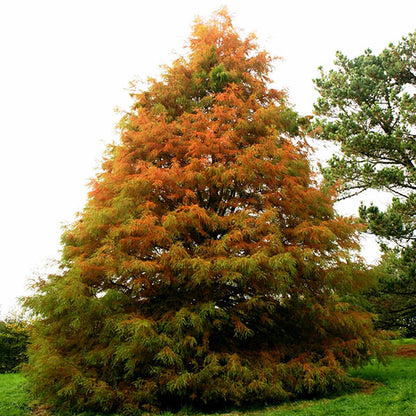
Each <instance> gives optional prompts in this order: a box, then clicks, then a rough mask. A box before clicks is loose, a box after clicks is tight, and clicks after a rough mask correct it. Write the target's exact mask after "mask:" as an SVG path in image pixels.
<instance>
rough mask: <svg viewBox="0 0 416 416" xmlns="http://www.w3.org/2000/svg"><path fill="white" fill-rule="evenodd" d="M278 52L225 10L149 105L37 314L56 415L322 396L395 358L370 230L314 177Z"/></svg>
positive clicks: (43, 381)
mask: <svg viewBox="0 0 416 416" xmlns="http://www.w3.org/2000/svg"><path fill="white" fill-rule="evenodd" d="M272 61H273V60H272V58H271V57H270V56H269V54H268V53H267V52H265V51H261V50H259V48H258V47H257V45H256V43H255V37H254V36H253V35H249V36H247V37H245V38H242V37H241V36H240V34H239V32H238V31H237V30H236V29H235V28H234V27H233V26H232V22H231V19H230V17H229V15H228V14H227V12H226V11H225V10H221V11H219V12H218V13H216V14H215V15H214V16H213V17H212V18H211V19H209V20H206V21H205V20H202V19H197V20H196V22H195V24H194V26H193V30H192V35H191V37H190V39H189V44H188V53H187V55H186V56H185V57H181V58H179V59H177V60H176V61H174V62H173V64H172V65H171V66H170V67H166V68H165V69H164V73H163V75H162V78H161V79H160V80H151V81H150V84H149V87H148V88H147V90H145V91H142V92H139V93H134V94H132V96H133V100H134V102H133V104H132V107H131V109H130V111H128V112H127V113H126V114H125V115H124V117H123V118H122V120H121V122H120V132H121V137H120V142H119V143H118V144H114V145H112V146H110V148H109V149H108V154H107V156H106V158H105V160H104V161H103V164H102V170H101V172H100V173H99V174H98V175H97V177H96V178H95V179H94V180H93V181H92V182H91V191H90V193H89V199H88V202H87V204H86V207H85V209H84V210H83V212H82V213H81V214H80V215H79V217H78V219H77V220H76V222H75V223H74V224H73V225H72V226H70V227H68V229H67V230H66V231H65V232H64V234H63V237H62V244H63V255H62V261H61V264H62V272H61V273H60V274H57V275H50V276H48V277H47V278H44V279H41V280H40V281H39V282H38V283H37V285H36V293H35V294H34V295H33V296H32V297H31V298H29V299H28V300H27V302H26V304H27V306H29V307H30V308H32V310H33V311H34V313H35V314H36V316H37V317H38V319H37V321H36V322H35V323H34V328H33V333H32V346H31V349H30V362H29V366H28V370H27V373H28V377H29V379H30V380H31V381H32V388H33V391H34V393H35V394H36V395H37V397H38V398H39V399H40V400H43V401H46V402H48V403H50V404H52V405H54V406H56V407H57V408H61V409H65V408H66V407H71V408H75V409H79V410H88V409H89V410H97V409H100V410H105V411H110V410H117V411H120V412H124V413H126V414H129V413H132V412H134V411H136V410H138V409H147V410H150V411H151V412H156V411H157V409H158V408H175V407H176V408H177V407H178V406H181V405H192V406H196V407H201V406H205V407H208V408H213V407H216V406H221V405H224V404H228V405H229V404H234V405H235V404H237V405H238V404H244V403H254V402H258V403H264V402H265V401H268V402H272V401H280V400H285V399H288V398H294V397H304V396H310V395H317V394H323V393H325V392H329V391H335V390H338V389H341V388H343V387H345V386H346V385H349V383H351V380H350V379H349V378H348V375H347V374H346V371H345V369H346V368H347V367H348V366H350V365H360V364H363V363H365V362H367V361H368V360H369V359H370V358H371V357H372V356H378V357H381V354H382V351H383V348H384V347H383V341H382V340H381V337H380V334H379V333H378V332H376V331H374V329H373V328H372V324H371V318H370V315H369V314H368V313H367V312H366V311H364V310H363V309H362V308H361V307H360V306H359V303H360V302H359V299H360V293H361V291H362V290H364V289H365V288H367V287H368V286H369V284H371V281H370V280H371V279H370V278H369V275H368V273H367V271H366V270H365V268H364V267H363V266H362V265H361V264H360V263H357V262H356V261H355V259H353V258H351V255H353V252H354V251H353V250H354V249H356V248H357V247H358V243H357V239H358V229H359V227H360V226H359V224H357V223H356V221H355V220H353V219H351V218H343V217H340V216H338V215H337V214H336V213H335V212H334V209H333V203H334V198H333V197H332V195H331V194H330V193H328V192H326V191H323V190H321V189H320V188H319V187H318V186H317V184H316V183H315V181H314V177H313V174H312V172H311V168H310V165H309V162H308V159H307V147H306V145H305V143H304V141H303V132H302V129H303V127H302V126H303V125H304V120H303V119H302V118H299V117H298V115H297V114H296V113H295V112H294V111H293V110H292V109H291V108H290V107H289V106H288V105H287V103H286V97H285V94H284V93H283V92H281V91H276V90H275V89H273V88H271V87H270V79H269V74H270V71H271V69H272Z"/></svg>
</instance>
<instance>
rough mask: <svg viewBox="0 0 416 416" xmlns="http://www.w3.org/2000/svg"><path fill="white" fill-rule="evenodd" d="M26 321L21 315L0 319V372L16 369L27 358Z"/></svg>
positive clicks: (27, 332)
mask: <svg viewBox="0 0 416 416" xmlns="http://www.w3.org/2000/svg"><path fill="white" fill-rule="evenodd" d="M28 341H29V330H28V323H27V321H26V320H25V319H24V318H22V317H8V318H5V319H3V320H0V373H8V372H11V371H16V370H17V369H19V366H20V365H21V364H22V363H24V362H25V361H26V360H27V345H28Z"/></svg>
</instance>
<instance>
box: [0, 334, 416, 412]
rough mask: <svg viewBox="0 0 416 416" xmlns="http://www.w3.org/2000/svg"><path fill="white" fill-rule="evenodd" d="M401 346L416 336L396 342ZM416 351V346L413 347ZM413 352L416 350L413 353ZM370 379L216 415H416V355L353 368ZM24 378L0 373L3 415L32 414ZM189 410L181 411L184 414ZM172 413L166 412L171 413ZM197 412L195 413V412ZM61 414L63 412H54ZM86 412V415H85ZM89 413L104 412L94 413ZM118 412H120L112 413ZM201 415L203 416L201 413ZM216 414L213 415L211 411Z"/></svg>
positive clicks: (354, 372)
mask: <svg viewBox="0 0 416 416" xmlns="http://www.w3.org/2000/svg"><path fill="white" fill-rule="evenodd" d="M396 344H400V345H402V346H406V345H409V346H410V345H413V344H416V340H412V341H409V340H404V341H400V342H397V343H396ZM414 350H415V351H416V348H415V349H414ZM410 355H414V354H410ZM352 375H353V376H354V377H357V378H360V379H365V380H368V381H369V382H368V383H367V384H368V388H367V389H366V390H364V392H359V393H353V394H345V395H342V396H338V397H334V398H326V399H319V400H311V401H301V402H295V403H287V404H283V405H280V406H272V407H266V408H264V409H258V410H248V411H245V412H243V411H228V412H226V413H216V414H215V416H219V415H222V416H225V415H227V416H240V415H244V416H294V415H296V416H386V415H388V416H399V415H400V416H412V415H416V357H408V358H405V357H394V358H392V360H391V362H390V363H389V364H388V365H387V366H383V365H381V364H377V363H375V364H372V365H368V366H366V367H364V368H361V369H358V370H354V371H352ZM24 383H25V380H24V378H23V377H22V376H21V375H20V374H1V375H0V416H29V415H30V411H29V409H28V395H27V393H26V392H25V389H24ZM184 414H186V413H182V415H184ZM170 415H172V414H171V413H164V416H170ZM193 415H194V416H196V414H195V413H194V414H193ZM55 416H60V415H55ZM85 416H87V415H85ZM88 416H101V415H98V414H96V415H92V414H90V413H89V414H88ZM112 416H118V415H112ZM198 416H202V415H201V414H199V415H198ZM211 416H214V415H211Z"/></svg>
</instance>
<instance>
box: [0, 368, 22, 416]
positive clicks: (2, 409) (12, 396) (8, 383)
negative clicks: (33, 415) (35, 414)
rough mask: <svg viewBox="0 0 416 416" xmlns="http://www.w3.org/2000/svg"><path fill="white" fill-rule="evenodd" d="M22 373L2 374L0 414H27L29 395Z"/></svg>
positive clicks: (0, 376) (0, 380) (6, 415)
mask: <svg viewBox="0 0 416 416" xmlns="http://www.w3.org/2000/svg"><path fill="white" fill-rule="evenodd" d="M24 384H25V379H24V377H23V376H22V375H20V374H0V415H1V416H26V415H27V414H28V405H27V403H28V395H27V393H26V390H25V388H24Z"/></svg>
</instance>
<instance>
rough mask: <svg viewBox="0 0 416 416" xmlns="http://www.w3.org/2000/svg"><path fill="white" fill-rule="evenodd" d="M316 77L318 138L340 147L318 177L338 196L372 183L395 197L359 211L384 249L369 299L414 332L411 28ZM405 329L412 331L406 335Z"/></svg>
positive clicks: (415, 44)
mask: <svg viewBox="0 0 416 416" xmlns="http://www.w3.org/2000/svg"><path fill="white" fill-rule="evenodd" d="M335 65H336V67H337V68H336V69H334V70H331V71H329V72H328V73H324V72H323V70H322V69H321V78H319V79H317V80H315V84H316V87H317V90H318V92H319V93H320V98H319V99H318V102H317V104H316V106H315V111H316V114H317V116H318V118H317V120H316V122H315V133H316V135H317V137H319V138H321V139H324V140H331V141H334V142H336V143H339V144H340V149H341V151H342V156H338V155H336V156H334V157H333V158H332V159H331V160H330V161H329V164H328V166H327V167H326V168H324V169H323V174H324V177H325V179H326V181H327V182H328V183H329V184H336V186H337V188H338V191H339V192H340V198H341V199H342V198H346V197H349V196H352V195H356V194H359V193H360V192H363V191H365V190H366V189H369V188H373V189H379V190H384V191H389V192H391V193H392V194H393V195H394V196H395V198H394V199H393V201H392V203H391V205H390V206H389V207H388V209H387V210H386V211H384V212H383V211H381V210H380V209H379V208H378V207H376V206H374V205H371V206H369V207H366V206H364V205H362V206H361V208H360V216H361V218H362V219H363V220H365V221H367V222H368V224H369V230H370V231H371V232H372V233H373V234H375V235H376V236H377V237H378V238H379V240H380V242H381V243H382V248H383V250H384V251H385V252H386V253H387V252H388V251H390V250H391V249H393V250H391V252H390V253H389V254H386V256H385V258H384V260H383V264H382V265H381V266H380V267H379V268H378V269H377V272H378V273H379V276H378V280H379V290H378V292H377V291H371V293H370V295H369V299H370V301H371V303H372V307H373V310H374V312H376V313H378V314H379V320H378V321H377V322H378V324H379V325H380V326H381V327H383V328H391V329H398V328H402V329H404V330H405V331H407V333H408V334H413V333H416V314H415V312H416V309H415V303H414V300H413V299H414V295H415V293H416V292H415V289H416V275H415V268H414V258H415V253H416V196H415V193H414V190H415V188H416V144H415V143H416V94H415V90H414V89H415V87H416V76H415V71H416V32H415V33H413V34H410V35H409V36H408V37H405V38H403V40H402V41H401V42H399V43H398V44H397V45H393V44H391V45H389V47H388V48H386V49H385V50H383V51H382V52H381V53H380V54H379V55H373V54H372V52H371V51H370V50H366V51H365V53H364V54H363V55H361V56H358V57H356V58H353V59H349V58H347V57H346V56H344V55H342V54H341V53H337V60H336V61H335ZM409 331H410V332H409Z"/></svg>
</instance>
